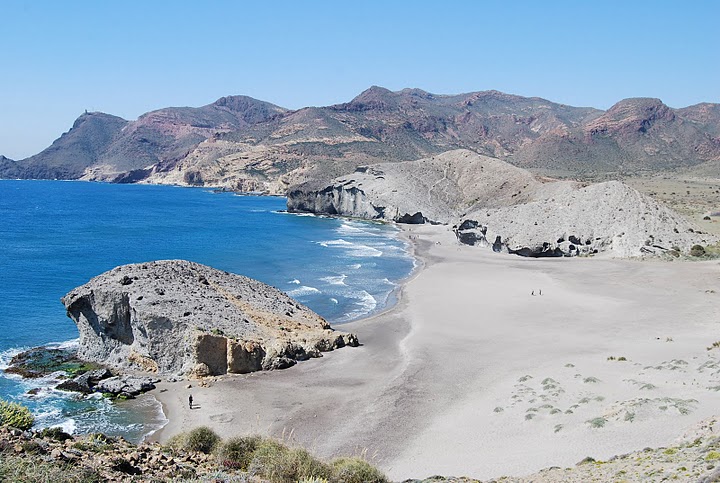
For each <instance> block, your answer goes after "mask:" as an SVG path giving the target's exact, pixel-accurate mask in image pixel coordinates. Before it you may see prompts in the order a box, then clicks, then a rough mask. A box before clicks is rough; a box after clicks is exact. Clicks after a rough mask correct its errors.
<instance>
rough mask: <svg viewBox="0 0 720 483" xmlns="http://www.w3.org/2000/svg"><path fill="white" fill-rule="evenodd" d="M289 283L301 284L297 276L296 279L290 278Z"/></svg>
mask: <svg viewBox="0 0 720 483" xmlns="http://www.w3.org/2000/svg"><path fill="white" fill-rule="evenodd" d="M288 283H292V284H295V285H300V280H298V279H297V278H295V279H293V280H290V281H289V282H288Z"/></svg>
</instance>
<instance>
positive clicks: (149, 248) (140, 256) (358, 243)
mask: <svg viewBox="0 0 720 483" xmlns="http://www.w3.org/2000/svg"><path fill="white" fill-rule="evenodd" d="M284 209H285V199H284V198H279V197H254V196H238V195H235V194H233V193H215V192H213V191H211V190H206V189H198V188H192V189H191V188H177V187H170V186H141V185H111V184H101V183H83V182H63V181H17V180H0V295H1V296H2V306H1V308H0V368H2V365H3V364H7V362H8V361H9V359H10V357H11V356H12V355H14V354H15V353H17V352H18V351H19V350H21V349H23V348H29V347H34V346H39V345H47V344H49V343H55V344H58V345H63V344H64V345H67V344H72V343H73V342H72V341H73V340H75V339H76V338H77V336H78V334H77V329H76V328H75V325H74V323H73V322H72V321H71V320H70V319H68V318H67V317H66V315H65V310H64V307H63V306H62V304H61V303H60V297H62V296H63V295H64V294H66V293H67V292H68V291H70V290H71V289H72V288H74V287H75V286H77V285H80V284H83V283H85V282H86V281H88V280H89V279H90V278H92V277H94V276H95V275H98V274H100V273H102V272H104V271H106V270H109V269H111V268H113V267H115V266H117V265H121V264H125V263H136V262H143V261H149V260H160V259H187V260H192V261H195V262H199V263H204V264H207V265H210V266H212V267H215V268H219V269H222V270H227V271H229V272H233V273H238V274H242V275H245V276H248V277H252V278H255V279H258V280H261V281H263V282H265V283H268V284H270V285H273V286H275V287H278V288H279V289H281V290H284V291H285V292H287V293H288V294H289V295H291V296H292V297H294V298H295V299H297V300H299V301H300V302H302V303H304V304H306V305H308V306H309V307H310V308H312V309H313V310H315V311H316V312H318V313H319V314H320V315H322V316H323V317H325V318H326V319H327V320H328V321H330V322H331V323H333V324H339V323H342V322H346V321H350V320H354V319H357V318H360V317H363V316H366V315H368V314H371V313H373V312H375V311H378V310H380V309H382V308H383V307H385V306H387V305H388V304H390V303H392V301H393V294H394V289H395V288H396V287H397V283H398V282H399V281H400V280H401V279H403V278H405V277H407V276H408V275H409V274H410V273H411V271H412V269H413V267H414V261H413V259H412V257H411V256H410V255H409V254H408V253H407V251H406V247H405V246H404V244H403V242H402V241H400V240H399V239H398V238H397V236H396V235H397V231H396V229H395V228H393V227H391V226H386V225H382V224H377V223H370V222H362V221H350V220H342V219H337V218H323V217H316V216H308V215H292V214H287V213H283V212H282V210H284ZM53 383H54V382H53V381H52V380H20V379H18V378H16V377H12V376H9V375H8V376H4V375H3V377H0V397H3V398H6V399H13V400H18V401H20V402H22V403H23V404H26V405H28V406H30V407H31V409H32V410H33V412H34V413H35V414H36V416H37V417H38V423H39V425H41V426H42V425H45V426H50V425H57V424H62V425H64V427H65V428H66V429H72V430H76V431H78V432H88V431H103V432H106V433H108V434H121V435H123V436H125V437H128V438H129V439H134V440H139V439H140V438H142V436H143V435H144V434H147V433H148V432H149V431H150V430H152V429H154V428H153V425H155V426H157V425H158V424H161V423H160V419H161V418H160V415H159V414H158V407H157V404H156V403H155V405H153V401H154V400H153V399H152V398H148V399H143V400H142V401H140V402H138V401H129V402H127V403H113V402H110V401H107V400H103V399H102V398H90V399H87V398H82V397H79V396H77V395H73V394H67V393H63V392H60V391H54V390H50V389H48V388H49V387H51V386H52V385H53ZM35 387H41V388H42V389H43V390H42V391H41V392H40V393H39V394H38V395H37V396H29V395H27V394H26V393H27V391H28V390H29V389H31V388H35ZM153 418H155V420H153Z"/></svg>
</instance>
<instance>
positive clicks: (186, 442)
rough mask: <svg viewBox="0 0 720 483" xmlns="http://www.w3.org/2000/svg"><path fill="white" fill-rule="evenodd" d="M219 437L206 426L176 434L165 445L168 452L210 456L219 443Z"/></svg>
mask: <svg viewBox="0 0 720 483" xmlns="http://www.w3.org/2000/svg"><path fill="white" fill-rule="evenodd" d="M220 441H221V440H220V436H218V435H217V434H216V433H215V431H213V430H212V429H210V428H208V427H207V426H200V427H198V428H195V429H192V430H190V431H188V432H187V433H180V434H176V435H175V436H173V437H172V438H170V439H169V440H168V441H167V443H165V448H166V449H168V450H185V451H199V452H200V453H205V454H210V453H212V451H213V450H214V449H215V448H216V447H217V445H218V444H219V443H220Z"/></svg>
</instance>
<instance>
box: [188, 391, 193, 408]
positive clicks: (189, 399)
mask: <svg viewBox="0 0 720 483" xmlns="http://www.w3.org/2000/svg"><path fill="white" fill-rule="evenodd" d="M188 402H189V403H190V409H192V394H190V396H189V397H188Z"/></svg>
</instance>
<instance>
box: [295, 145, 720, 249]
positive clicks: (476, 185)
mask: <svg viewBox="0 0 720 483" xmlns="http://www.w3.org/2000/svg"><path fill="white" fill-rule="evenodd" d="M288 210H289V211H297V212H303V211H305V212H312V213H327V214H338V215H344V216H351V217H358V218H366V219H380V220H387V221H396V222H403V223H424V222H431V223H446V224H456V225H459V226H457V227H456V234H457V236H458V239H459V240H460V241H461V242H463V243H468V244H471V245H482V246H488V245H489V240H493V243H492V247H493V250H495V251H507V252H510V253H516V254H518V255H523V256H532V257H536V256H542V257H545V256H565V255H581V254H593V253H599V252H609V253H611V254H612V255H613V256H616V257H632V256H642V255H649V254H661V253H673V254H675V253H677V254H679V253H680V252H687V251H689V250H690V247H691V246H693V245H694V244H703V245H704V244H708V243H717V241H718V240H717V238H716V237H715V236H713V235H709V234H706V233H702V232H700V231H698V230H697V228H696V227H694V226H693V225H692V224H690V223H689V222H688V221H687V220H685V219H684V218H683V217H681V216H680V215H678V214H676V213H674V212H673V211H672V210H670V209H668V208H666V207H665V206H663V205H661V204H659V203H657V202H656V201H654V200H652V199H651V198H649V197H647V196H644V195H642V194H640V193H639V192H638V191H636V190H634V189H632V188H630V187H628V186H626V185H624V184H622V183H620V182H617V181H612V182H606V183H598V184H593V185H584V184H581V183H578V182H573V181H557V180H553V179H549V178H542V177H537V176H534V175H532V174H531V173H530V172H528V171H526V170H523V169H520V168H518V167H515V166H512V165H510V164H508V163H506V162H504V161H501V160H499V159H495V158H490V157H487V156H482V155H478V154H476V153H473V152H471V151H467V150H456V151H450V152H446V153H443V154H441V155H438V156H433V157H430V158H425V159H420V160H417V161H410V162H404V163H382V164H375V165H371V166H364V167H361V168H358V169H357V170H356V171H355V172H354V173H352V174H350V175H346V176H341V177H338V178H335V179H334V180H332V181H331V182H330V184H329V185H327V186H322V185H321V184H319V183H317V182H307V183H303V184H301V185H298V186H295V187H293V188H291V189H290V190H289V193H288Z"/></svg>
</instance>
